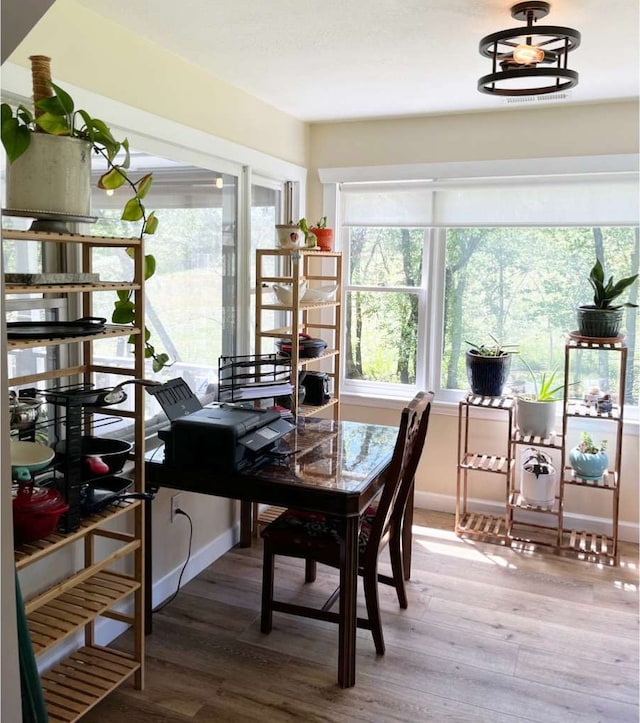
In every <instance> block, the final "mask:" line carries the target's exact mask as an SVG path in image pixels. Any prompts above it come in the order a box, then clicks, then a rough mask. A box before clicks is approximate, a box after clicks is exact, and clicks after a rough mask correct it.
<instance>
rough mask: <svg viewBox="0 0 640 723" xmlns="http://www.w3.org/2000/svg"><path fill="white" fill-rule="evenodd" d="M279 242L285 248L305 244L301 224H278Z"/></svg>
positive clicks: (299, 246)
mask: <svg viewBox="0 0 640 723" xmlns="http://www.w3.org/2000/svg"><path fill="white" fill-rule="evenodd" d="M276 232H277V233H278V244H279V245H280V248H283V249H298V248H302V247H303V246H304V245H305V237H304V231H303V230H302V229H301V228H300V226H294V225H291V224H286V223H278V224H276Z"/></svg>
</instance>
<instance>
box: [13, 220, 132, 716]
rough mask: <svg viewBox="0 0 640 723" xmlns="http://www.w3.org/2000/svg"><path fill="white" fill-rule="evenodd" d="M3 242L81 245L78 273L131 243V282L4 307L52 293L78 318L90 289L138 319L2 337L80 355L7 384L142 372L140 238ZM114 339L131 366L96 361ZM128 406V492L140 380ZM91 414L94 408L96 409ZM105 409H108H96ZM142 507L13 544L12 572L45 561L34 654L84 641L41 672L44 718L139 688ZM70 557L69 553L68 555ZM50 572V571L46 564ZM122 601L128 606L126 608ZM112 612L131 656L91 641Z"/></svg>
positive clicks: (31, 618) (26, 236)
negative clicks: (128, 305)
mask: <svg viewBox="0 0 640 723" xmlns="http://www.w3.org/2000/svg"><path fill="white" fill-rule="evenodd" d="M2 239H3V242H4V241H8V240H14V241H39V242H53V243H57V244H74V245H79V247H80V250H81V256H82V266H83V271H86V272H91V266H92V254H91V248H93V247H120V248H133V249H134V258H133V281H130V282H128V281H127V282H119V281H114V282H97V283H90V284H87V283H82V284H51V285H46V284H38V285H18V284H7V285H6V286H5V294H6V296H7V306H8V308H9V309H10V308H11V300H13V299H18V297H19V296H21V295H25V294H29V295H31V296H33V295H40V296H41V297H42V298H43V299H46V298H48V297H52V296H55V297H64V298H65V299H67V300H68V301H70V300H71V299H72V297H73V301H74V302H75V303H76V304H77V307H78V308H80V309H81V311H82V315H83V316H92V296H93V293H94V292H96V291H110V290H111V291H117V290H123V289H124V290H132V291H133V294H134V301H135V315H136V319H135V322H134V326H133V327H130V326H113V325H107V327H106V328H105V330H104V331H100V332H99V333H96V334H91V335H90V336H86V335H82V336H65V337H62V338H60V337H59V338H56V337H45V338H38V339H3V344H4V347H5V348H6V349H7V351H8V352H9V353H10V352H12V351H16V350H20V349H27V348H38V347H49V346H61V345H74V346H75V349H74V351H75V352H77V354H76V357H77V359H79V360H80V361H79V362H78V363H75V364H74V365H72V366H71V365H70V366H66V367H58V368H56V369H48V370H46V371H42V372H35V373H30V374H23V375H21V376H16V375H14V376H13V377H10V378H9V386H11V387H20V386H25V385H32V384H37V383H38V382H45V383H48V382H58V381H60V380H62V379H64V380H65V381H67V383H72V381H71V380H73V381H76V382H78V383H82V384H91V383H92V381H93V378H94V376H95V374H96V373H98V372H100V373H112V374H118V375H122V376H123V378H127V377H131V378H143V377H144V358H145V357H144V339H143V334H141V333H140V332H141V329H144V314H145V307H144V248H143V241H141V240H140V239H138V238H112V237H98V236H86V235H82V234H73V233H54V232H41V231H40V232H36V231H17V230H8V229H3V231H2ZM115 336H126V337H129V336H133V339H134V344H133V346H134V357H133V363H132V366H130V367H128V368H123V367H105V366H104V365H97V364H95V363H94V358H93V344H94V342H95V341H96V340H98V339H104V338H109V337H115ZM133 394H134V410H133V412H131V411H129V412H124V413H122V415H121V414H120V412H119V411H118V412H111V413H116V414H118V416H126V417H131V418H132V419H133V420H134V442H135V452H134V459H133V465H132V468H131V470H128V471H127V476H128V477H129V478H131V479H133V489H134V490H135V491H136V492H144V491H145V486H144V460H143V457H144V400H143V390H142V388H140V387H136V389H135V391H134V392H133ZM94 411H97V410H94ZM99 411H101V412H103V413H104V411H105V410H99ZM82 416H83V426H84V427H86V430H87V433H90V432H91V430H92V420H93V411H92V410H91V409H83V414H82ZM123 516H126V517H128V518H129V519H130V523H129V525H128V528H129V529H130V530H131V531H130V532H119V531H115V530H113V529H110V523H111V522H113V521H114V520H116V519H118V518H120V517H123ZM143 533H144V505H143V503H142V502H141V501H128V502H122V503H120V504H119V506H117V507H113V508H110V509H107V510H105V511H103V512H101V513H98V514H94V515H91V516H88V517H82V519H81V520H80V522H79V525H78V526H77V527H76V528H75V529H70V531H68V532H66V533H62V532H56V533H54V534H52V535H50V536H49V537H46V538H43V539H40V540H36V541H34V542H32V543H29V544H23V545H20V546H18V547H16V549H15V564H16V569H17V571H18V573H20V572H22V571H23V570H25V569H26V568H28V567H31V566H37V565H39V564H40V563H42V572H41V575H42V578H43V582H44V583H45V587H44V589H43V590H42V591H40V592H38V593H37V594H35V595H32V596H30V597H28V598H27V599H26V600H25V603H24V604H25V613H26V616H27V625H28V628H29V632H30V635H31V641H32V646H33V649H34V653H35V655H36V656H41V655H42V654H43V653H45V652H49V653H51V654H52V655H55V646H57V645H58V644H60V643H62V642H63V641H66V642H67V645H68V643H69V640H70V639H71V638H72V636H75V635H77V634H78V632H79V631H84V645H82V646H79V647H78V649H76V650H75V651H74V652H72V653H71V654H70V655H67V656H66V657H64V658H62V659H60V660H58V662H56V663H55V664H54V665H53V667H52V668H51V669H50V670H47V671H45V672H43V673H42V675H41V684H42V688H43V692H44V697H45V702H46V706H47V711H48V715H49V720H50V721H76V720H79V719H80V718H81V717H82V716H83V715H84V713H86V712H87V711H88V710H89V709H91V708H92V707H93V706H94V705H95V704H96V703H97V702H98V701H100V700H102V698H104V697H105V696H106V695H107V694H108V693H109V692H110V691H112V690H114V689H115V688H117V687H118V686H119V685H120V684H121V683H122V682H124V681H125V680H128V679H129V678H131V677H133V679H134V684H135V686H136V688H138V689H141V688H142V687H143V685H144V604H143V599H144V595H143V586H144V582H143V581H144V574H143V572H144V562H143V561H144V549H143V548H144V534H143ZM100 540H108V541H109V544H108V549H109V550H110V552H108V553H106V554H105V552H104V550H105V549H107V547H106V546H105V547H103V549H102V550H100V551H98V550H97V549H96V548H97V547H98V543H99V541H100ZM72 545H76V546H78V549H80V546H81V548H82V562H81V564H80V565H79V567H78V566H76V567H77V569H76V570H75V571H74V572H73V573H71V574H68V575H67V577H65V578H64V579H62V580H60V579H52V581H51V585H50V586H48V587H46V576H47V569H48V565H44V563H45V562H46V563H50V564H53V565H55V556H56V555H57V554H58V553H60V552H61V551H62V550H64V549H67V548H69V547H70V546H72ZM67 557H68V556H67ZM65 559H67V558H65ZM125 559H126V560H129V563H128V565H127V568H128V569H130V572H128V573H123V572H122V571H121V567H118V569H117V570H114V569H112V568H113V567H114V565H115V564H116V563H118V562H120V561H122V560H125ZM49 569H50V568H49ZM123 603H127V605H126V609H127V610H131V611H132V612H130V613H129V612H122V607H123V605H122V604H123ZM103 617H104V618H110V619H112V620H117V621H119V622H121V623H126V624H128V625H130V626H131V627H132V629H133V641H134V642H133V649H132V651H131V653H123V652H121V651H117V650H112V649H109V648H107V647H102V646H98V645H96V643H95V640H94V637H95V624H96V621H97V620H98V619H99V618H103Z"/></svg>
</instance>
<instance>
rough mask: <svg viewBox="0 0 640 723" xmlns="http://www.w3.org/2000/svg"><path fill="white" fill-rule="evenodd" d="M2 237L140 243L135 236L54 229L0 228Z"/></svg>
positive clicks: (90, 243) (98, 243)
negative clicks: (91, 233)
mask: <svg viewBox="0 0 640 723" xmlns="http://www.w3.org/2000/svg"><path fill="white" fill-rule="evenodd" d="M2 238H3V239H7V240H12V241H53V242H54V243H63V244H83V245H87V246H118V247H124V248H129V247H132V248H135V247H136V246H140V245H141V241H140V239H139V238H137V237H136V236H133V237H131V238H121V237H116V236H90V235H88V234H82V233H56V232H55V231H24V230H22V229H12V228H5V229H2Z"/></svg>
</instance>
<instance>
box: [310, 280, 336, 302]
mask: <svg viewBox="0 0 640 723" xmlns="http://www.w3.org/2000/svg"><path fill="white" fill-rule="evenodd" d="M337 289H338V284H331V285H330V286H320V287H319V288H316V289H307V290H306V291H305V293H304V296H303V297H302V301H308V302H317V301H330V300H331V297H332V296H333V295H334V294H335V293H336V291H337Z"/></svg>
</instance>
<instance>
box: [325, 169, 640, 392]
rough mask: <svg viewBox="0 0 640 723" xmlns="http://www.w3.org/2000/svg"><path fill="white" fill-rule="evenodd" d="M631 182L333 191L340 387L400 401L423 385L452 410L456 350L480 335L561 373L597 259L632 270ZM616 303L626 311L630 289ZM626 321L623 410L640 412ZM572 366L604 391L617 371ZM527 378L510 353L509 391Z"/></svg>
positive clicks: (633, 336) (632, 324)
mask: <svg viewBox="0 0 640 723" xmlns="http://www.w3.org/2000/svg"><path fill="white" fill-rule="evenodd" d="M636 183H637V181H636V180H635V178H633V177H626V176H624V175H620V174H614V175H612V176H610V175H608V174H604V176H602V177H600V176H596V177H593V178H585V177H580V178H573V177H571V178H566V179H563V180H562V182H558V181H557V180H555V179H547V182H546V183H543V182H542V180H541V179H538V178H536V179H533V180H532V179H528V178H521V179H471V180H462V181H461V180H459V179H458V180H456V181H453V180H452V181H448V182H438V181H414V182H398V183H383V182H380V183H353V184H351V183H344V184H342V187H341V193H340V206H339V207H340V209H341V210H340V216H341V225H342V241H343V245H344V250H345V252H346V259H347V275H346V284H345V314H344V319H345V323H344V327H345V344H344V358H343V370H344V377H345V379H344V385H343V391H344V392H345V393H349V392H352V393H362V394H371V393H372V392H374V393H378V394H385V393H386V394H389V395H390V396H401V397H407V395H409V394H410V393H412V392H413V391H414V390H415V388H416V387H420V388H426V387H428V388H433V389H436V390H438V396H439V399H441V400H450V401H453V400H455V399H457V398H459V397H460V394H461V392H462V391H464V390H466V389H467V380H466V371H465V365H464V357H465V351H466V349H467V348H468V346H467V344H466V342H467V341H470V342H475V343H487V342H490V341H491V339H490V336H489V334H493V335H494V336H495V337H497V338H498V339H499V340H500V341H502V342H505V343H507V342H515V343H519V345H520V352H521V356H522V357H524V358H525V359H526V360H527V362H528V363H529V364H530V365H531V366H532V367H533V368H535V369H538V370H551V369H553V368H555V367H558V368H559V369H560V374H561V373H562V362H563V358H564V340H565V337H566V334H567V332H568V331H570V330H572V329H574V328H575V308H576V307H577V306H578V305H579V304H580V303H588V302H589V301H591V298H592V294H591V291H590V286H589V285H588V281H587V279H588V275H589V271H590V269H591V267H592V265H593V262H594V260H595V258H596V256H597V257H599V258H601V259H602V260H603V262H604V266H605V272H606V273H607V275H613V276H614V278H615V279H619V278H621V277H623V276H630V275H632V274H634V273H637V272H638V258H639V255H640V248H639V230H638V227H637V217H638V212H637V198H635V193H636V189H637V186H636ZM634 219H635V223H633V221H634ZM491 221H492V222H491ZM626 300H629V301H632V302H634V303H637V301H638V285H634V286H633V287H632V289H631V293H630V294H629V295H628V296H625V297H623V301H626ZM625 321H626V332H627V343H628V346H629V363H628V368H629V378H628V379H627V390H626V403H627V404H631V405H637V404H638V398H639V396H640V379H639V376H640V375H639V374H638V359H637V356H636V353H635V352H636V347H637V333H638V310H637V309H627V310H626V318H625ZM581 371H582V375H583V376H584V377H585V378H587V379H592V380H594V384H595V385H597V386H600V387H601V388H607V387H608V382H609V381H612V378H613V376H614V375H615V370H613V369H611V370H610V369H608V367H607V366H606V360H605V359H601V360H598V359H595V360H594V361H592V367H590V368H588V369H586V368H585V369H583V370H581ZM526 380H527V375H526V369H525V367H524V365H523V364H522V363H521V362H520V363H519V360H518V359H517V358H516V360H515V363H514V364H513V365H512V382H514V383H519V384H526ZM596 382H599V383H598V384H596Z"/></svg>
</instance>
